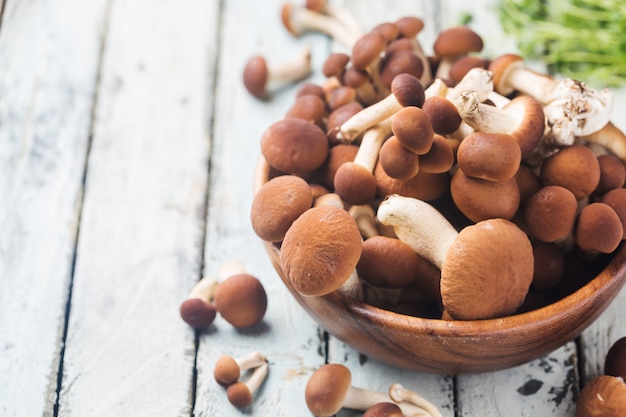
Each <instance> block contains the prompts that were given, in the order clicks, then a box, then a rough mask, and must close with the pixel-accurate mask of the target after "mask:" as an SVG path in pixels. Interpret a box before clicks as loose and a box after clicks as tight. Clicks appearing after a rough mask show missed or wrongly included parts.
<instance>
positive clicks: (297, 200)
mask: <svg viewBox="0 0 626 417" xmlns="http://www.w3.org/2000/svg"><path fill="white" fill-rule="evenodd" d="M312 204H313V194H312V193H311V188H310V187H309V184H308V183H307V182H306V181H305V180H303V179H302V178H300V177H297V176H295V175H282V176H280V177H275V178H272V179H271V180H269V181H268V182H266V183H265V184H263V186H262V187H261V188H260V189H259V191H258V192H257V193H256V195H255V196H254V199H253V200H252V208H251V209H250V221H251V223H252V229H253V230H254V232H255V233H256V234H257V236H259V237H260V238H261V239H263V240H265V241H268V242H280V241H281V240H283V237H284V236H285V233H287V229H289V227H290V226H291V224H292V223H293V222H294V221H295V220H296V219H297V218H298V217H299V216H300V215H301V214H302V213H304V212H305V211H307V210H308V209H309V208H311V205H312Z"/></svg>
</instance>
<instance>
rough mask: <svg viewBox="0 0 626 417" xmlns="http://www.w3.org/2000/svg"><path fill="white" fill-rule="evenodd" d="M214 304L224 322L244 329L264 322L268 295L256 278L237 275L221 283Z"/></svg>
mask: <svg viewBox="0 0 626 417" xmlns="http://www.w3.org/2000/svg"><path fill="white" fill-rule="evenodd" d="M214 303H215V308H217V311H219V313H220V315H221V316H222V317H223V318H224V320H226V321H227V322H229V323H230V324H231V325H232V326H234V327H235V328H237V329H244V328H247V327H251V326H254V325H256V324H258V323H259V322H260V321H261V320H263V316H264V315H265V311H266V310H267V293H266V292H265V289H264V288H263V284H262V283H261V281H259V280H258V279H257V278H256V277H254V276H252V275H250V274H247V273H235V274H233V275H230V276H228V278H226V279H224V280H223V281H221V282H220V283H219V285H218V286H217V288H216V289H215V297H214Z"/></svg>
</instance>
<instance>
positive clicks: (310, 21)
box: [281, 2, 358, 48]
mask: <svg viewBox="0 0 626 417" xmlns="http://www.w3.org/2000/svg"><path fill="white" fill-rule="evenodd" d="M281 20H282V22H283V26H284V27H285V29H287V31H288V32H289V33H291V34H292V35H294V36H301V35H302V34H304V33H305V32H320V33H324V34H326V35H328V36H330V37H331V38H333V39H335V40H336V41H337V42H339V43H341V44H343V45H344V46H345V47H346V48H352V45H354V43H355V42H356V40H357V39H358V36H356V35H355V34H354V33H351V32H350V31H348V30H347V29H346V28H345V26H344V25H342V24H341V23H340V22H338V21H337V20H336V19H333V18H331V17H329V16H326V15H323V14H321V13H318V12H316V11H313V10H310V9H307V8H306V7H300V6H296V5H294V4H293V3H289V2H288V3H285V4H283V7H282V10H281Z"/></svg>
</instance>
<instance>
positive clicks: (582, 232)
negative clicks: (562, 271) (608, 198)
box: [574, 203, 624, 253]
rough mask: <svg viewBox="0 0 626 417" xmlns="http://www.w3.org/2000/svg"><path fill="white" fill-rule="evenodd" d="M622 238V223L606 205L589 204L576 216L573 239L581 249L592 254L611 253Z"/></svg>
mask: <svg viewBox="0 0 626 417" xmlns="http://www.w3.org/2000/svg"><path fill="white" fill-rule="evenodd" d="M623 237H624V229H623V228H622V221H621V220H620V218H619V216H618V215H617V213H616V212H615V210H613V209H612V208H611V207H610V206H609V205H608V204H604V203H591V204H588V205H586V206H585V207H583V209H582V210H581V211H580V213H579V214H578V221H577V222H576V227H575V230H574V238H575V239H576V244H577V245H578V247H580V248H581V249H583V250H585V251H588V252H592V253H594V252H600V253H611V252H613V251H614V250H615V249H617V246H618V245H619V244H620V242H621V241H622V238H623Z"/></svg>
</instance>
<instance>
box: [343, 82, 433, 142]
mask: <svg viewBox="0 0 626 417" xmlns="http://www.w3.org/2000/svg"><path fill="white" fill-rule="evenodd" d="M424 99H425V97H424V87H423V86H422V83H421V82H420V80H419V79H417V78H415V77H414V76H412V75H410V74H399V75H397V76H396V78H394V79H393V82H392V83H391V94H389V95H388V96H387V97H385V98H384V99H382V100H380V101H379V102H377V103H374V104H372V105H371V106H368V107H366V108H364V109H363V110H361V111H360V112H358V113H357V114H355V115H354V116H352V117H350V118H349V119H348V120H346V121H345V122H344V123H343V124H342V125H341V126H340V127H339V129H338V132H337V133H336V136H337V138H338V139H339V140H342V141H346V142H351V141H353V140H354V139H356V138H357V137H358V136H359V135H360V134H361V133H362V132H364V131H365V130H367V129H368V128H369V127H371V126H374V125H376V124H378V123H379V122H380V121H382V120H384V119H386V118H388V117H390V116H392V115H393V114H394V113H396V112H397V111H399V110H400V109H402V108H403V107H407V106H417V107H419V106H421V105H422V104H423V103H424Z"/></svg>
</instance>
